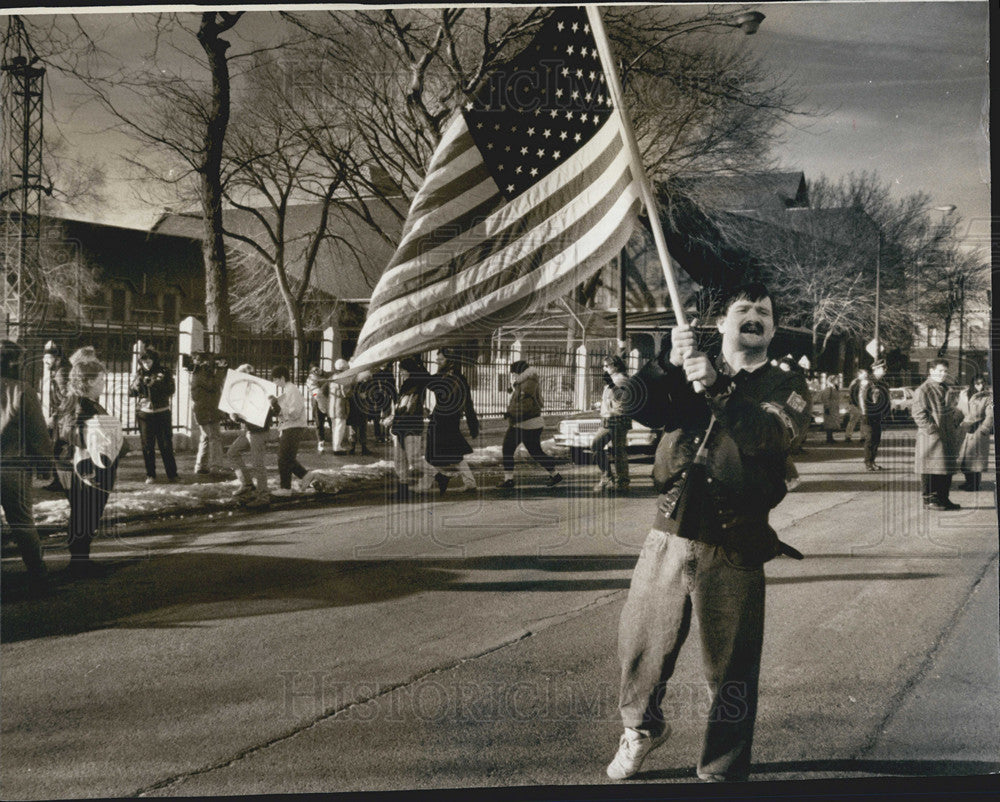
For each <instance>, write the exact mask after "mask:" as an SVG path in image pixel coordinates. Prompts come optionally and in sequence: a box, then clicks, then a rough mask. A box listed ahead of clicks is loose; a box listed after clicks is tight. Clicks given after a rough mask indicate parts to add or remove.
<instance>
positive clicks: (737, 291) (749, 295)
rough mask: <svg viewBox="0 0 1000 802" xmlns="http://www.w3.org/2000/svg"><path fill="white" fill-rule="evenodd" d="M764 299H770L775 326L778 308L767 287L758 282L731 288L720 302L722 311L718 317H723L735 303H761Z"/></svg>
mask: <svg viewBox="0 0 1000 802" xmlns="http://www.w3.org/2000/svg"><path fill="white" fill-rule="evenodd" d="M764 298H770V299H771V316H772V318H773V319H774V322H775V324H777V322H778V307H777V304H776V303H775V302H774V297H773V296H772V295H771V293H770V292H768V290H767V287H765V286H764V285H763V284H762V283H761V282H759V281H749V282H747V283H745V284H740V285H739V286H737V287H733V289H731V290H730V291H729V293H728V294H727V295H726V297H725V298H724V300H723V302H722V309H721V311H720V312H719V317H725V316H726V315H727V314H728V313H729V307H731V306H732V305H733V304H734V303H736V302H737V301H744V300H745V301H750V302H751V303H755V302H757V301H761V300H763V299H764Z"/></svg>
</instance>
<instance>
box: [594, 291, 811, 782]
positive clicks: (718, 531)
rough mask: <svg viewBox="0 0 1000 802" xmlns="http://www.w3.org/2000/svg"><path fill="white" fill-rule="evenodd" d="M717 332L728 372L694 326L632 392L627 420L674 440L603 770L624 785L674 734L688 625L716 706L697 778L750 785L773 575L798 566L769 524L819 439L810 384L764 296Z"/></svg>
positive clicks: (629, 603)
mask: <svg viewBox="0 0 1000 802" xmlns="http://www.w3.org/2000/svg"><path fill="white" fill-rule="evenodd" d="M717 327H718V329H719V331H720V332H721V333H722V353H721V355H720V356H719V357H718V359H716V360H714V361H713V360H711V359H710V358H709V357H708V355H707V354H705V353H703V352H701V351H700V350H699V349H698V346H697V340H696V337H695V332H694V330H693V329H692V328H691V327H690V326H677V327H675V328H674V329H673V331H672V333H671V341H670V348H669V351H666V352H662V353H661V354H660V355H659V356H658V357H657V358H655V359H653V360H652V361H650V362H648V363H647V364H646V365H645V366H644V367H643V368H642V369H641V370H640V371H639V372H638V373H637V374H635V375H634V376H633V377H632V378H630V379H629V382H628V385H627V387H628V398H629V402H628V404H627V405H626V411H627V412H629V414H630V415H631V417H632V418H633V419H634V420H637V421H639V422H640V423H642V424H643V425H646V426H650V427H660V426H662V427H664V429H665V430H664V434H663V438H662V439H661V440H660V443H659V445H658V446H657V449H656V458H655V462H654V467H653V480H654V483H655V485H656V488H657V490H658V491H659V492H660V494H661V495H660V497H659V499H658V501H657V505H656V511H655V522H654V524H653V528H652V530H651V531H650V533H649V535H648V536H647V538H646V542H645V544H644V545H643V548H642V552H641V553H640V555H639V560H638V562H637V564H636V566H635V571H634V573H633V575H632V582H631V586H630V587H629V592H628V599H627V600H626V602H625V606H624V608H623V609H622V614H621V622H620V626H619V630H618V658H619V664H620V667H621V674H620V678H621V679H620V683H621V684H620V694H619V712H620V714H621V718H622V723H623V724H624V726H625V733H624V734H623V735H622V736H621V740H620V741H619V746H618V752H617V753H616V754H615V757H614V759H613V760H612V761H611V763H610V765H609V766H608V768H607V774H608V776H609V777H611V778H612V779H614V780H623V779H625V778H627V777H631V776H632V775H634V774H635V773H636V772H638V771H639V769H640V768H641V766H642V763H643V760H644V759H645V758H646V756H647V755H648V754H649V752H650V751H651V750H652V749H654V748H656V747H657V746H659V745H660V744H662V743H663V742H664V741H665V740H666V739H667V737H668V736H669V734H670V724H669V722H668V721H666V719H665V717H664V712H663V710H662V708H661V701H662V700H663V698H664V695H665V693H666V685H667V682H668V681H669V679H670V677H671V675H672V674H673V670H674V666H675V664H676V661H677V657H678V655H679V653H680V649H681V647H682V645H683V643H684V640H685V638H686V637H687V634H688V631H689V629H690V626H691V623H692V621H691V619H692V615H695V616H697V617H698V626H699V629H700V633H701V642H702V652H703V660H704V666H705V672H706V675H707V680H708V686H709V689H710V692H711V704H710V707H709V709H708V722H707V726H706V730H705V737H704V740H703V743H702V750H701V756H700V758H699V759H698V767H697V774H698V777H699V778H700V779H702V780H705V781H708V782H721V781H738V780H745V779H747V776H748V774H749V771H750V749H751V745H752V742H753V732H754V723H755V719H756V713H757V688H758V679H759V675H760V658H761V647H762V645H763V638H764V568H763V565H764V563H765V562H767V561H768V560H770V559H772V558H773V557H776V556H777V555H778V554H781V553H787V554H791V555H792V556H801V555H798V553H797V552H795V551H794V550H793V549H791V547H788V546H785V545H784V544H782V543H781V542H780V541H779V540H778V537H777V534H776V533H775V531H774V529H773V528H771V526H770V524H769V523H768V516H769V514H770V511H771V510H772V509H773V508H774V507H775V506H777V504H778V503H779V502H780V501H781V500H782V499H783V498H784V497H785V493H786V492H787V491H786V488H785V481H784V479H785V458H786V457H787V456H788V453H789V450H790V449H791V447H792V443H793V442H794V441H795V439H796V438H798V437H799V436H800V435H801V434H802V432H803V431H804V430H805V429H806V428H807V427H808V425H809V417H810V398H809V390H808V388H807V386H806V381H805V377H804V376H803V375H802V373H801V372H799V371H782V370H780V369H779V368H778V367H777V366H776V365H771V364H770V363H769V362H768V358H767V348H768V345H769V344H770V342H771V339H772V338H773V336H774V332H775V328H776V318H775V315H774V310H773V307H772V301H771V297H770V295H769V293H768V291H767V288H766V287H764V286H763V285H761V284H746V285H743V286H741V287H738V288H736V289H735V290H734V291H732V293H731V295H730V297H729V298H728V299H727V301H726V304H725V306H724V311H723V313H722V315H721V316H720V317H719V318H718V319H717ZM695 382H698V383H699V384H700V385H701V387H702V390H703V391H702V392H698V391H697V390H696V388H695V386H694V383H695ZM737 689H738V690H737ZM734 693H735V694H736V695H734Z"/></svg>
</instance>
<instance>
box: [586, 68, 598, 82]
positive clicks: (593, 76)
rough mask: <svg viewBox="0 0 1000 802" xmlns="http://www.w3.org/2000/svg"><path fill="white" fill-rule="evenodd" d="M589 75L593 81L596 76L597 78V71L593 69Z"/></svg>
mask: <svg viewBox="0 0 1000 802" xmlns="http://www.w3.org/2000/svg"><path fill="white" fill-rule="evenodd" d="M587 77H588V78H590V80H591V81H593V80H594V79H595V78H597V73H596V72H594V71H593V70H591V71H590V74H589V75H588V76H587Z"/></svg>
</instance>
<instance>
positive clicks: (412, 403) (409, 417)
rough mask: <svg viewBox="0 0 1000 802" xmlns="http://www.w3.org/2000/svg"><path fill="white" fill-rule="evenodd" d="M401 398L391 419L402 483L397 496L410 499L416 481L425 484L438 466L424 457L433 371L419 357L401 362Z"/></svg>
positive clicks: (398, 474)
mask: <svg viewBox="0 0 1000 802" xmlns="http://www.w3.org/2000/svg"><path fill="white" fill-rule="evenodd" d="M399 377H400V384H399V397H398V398H397V400H396V405H395V408H394V410H393V413H392V418H391V421H390V422H389V431H390V433H391V434H392V436H393V438H394V442H393V467H394V469H395V471H396V479H397V481H398V483H399V485H398V488H397V491H396V493H397V496H398V497H399V498H407V497H409V494H410V488H411V486H412V485H413V483H414V482H416V483H417V487H418V488H419V487H421V486H422V485H423V484H425V483H426V482H425V481H421V480H422V479H424V478H425V477H426V476H428V475H430V476H433V475H434V473H435V472H434V469H433V468H431V467H430V465H428V464H427V460H426V459H425V458H424V400H425V398H426V395H427V385H428V383H429V382H430V378H431V377H430V374H429V373H428V372H427V366H426V365H424V362H423V360H422V359H421V358H420V357H419V356H408V357H405V358H404V359H402V360H400V363H399Z"/></svg>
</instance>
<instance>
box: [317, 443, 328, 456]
mask: <svg viewBox="0 0 1000 802" xmlns="http://www.w3.org/2000/svg"><path fill="white" fill-rule="evenodd" d="M316 450H317V451H318V452H319V453H320V454H322V453H323V452H324V451H326V443H324V442H323V441H322V440H320V441H319V443H317V444H316Z"/></svg>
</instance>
